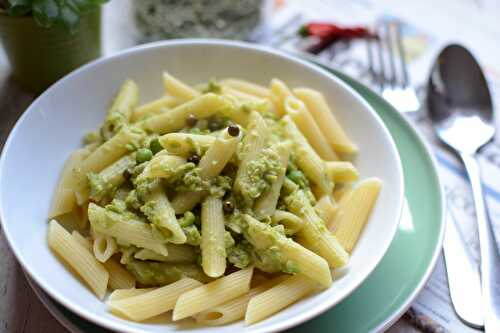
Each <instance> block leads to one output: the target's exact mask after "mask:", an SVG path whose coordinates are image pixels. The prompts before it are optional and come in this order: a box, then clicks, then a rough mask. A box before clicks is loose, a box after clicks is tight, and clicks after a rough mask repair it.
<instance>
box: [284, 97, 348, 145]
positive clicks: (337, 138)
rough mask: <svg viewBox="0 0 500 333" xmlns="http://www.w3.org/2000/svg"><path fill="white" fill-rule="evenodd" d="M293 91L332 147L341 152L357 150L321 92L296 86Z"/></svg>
mask: <svg viewBox="0 0 500 333" xmlns="http://www.w3.org/2000/svg"><path fill="white" fill-rule="evenodd" d="M293 93H294V94H295V96H297V98H299V99H300V100H301V101H302V102H304V104H305V105H306V106H307V109H308V110H309V112H311V115H312V116H313V117H314V120H315V121H316V123H317V124H318V126H319V128H320V129H321V132H322V133H323V135H324V136H325V138H326V140H327V141H328V143H329V144H330V145H331V146H332V147H333V149H335V150H336V151H338V152H341V153H349V154H353V153H356V152H357V147H356V146H355V145H354V144H353V143H352V141H351V140H350V139H349V138H348V137H347V135H346V134H345V132H344V130H343V129H342V127H341V126H340V124H339V122H338V121H337V119H336V118H335V116H334V115H333V113H332V111H331V110H330V108H329V107H328V104H327V103H326V101H325V98H324V97H323V95H322V94H321V93H319V92H318V91H316V90H313V89H309V88H296V89H294V90H293Z"/></svg>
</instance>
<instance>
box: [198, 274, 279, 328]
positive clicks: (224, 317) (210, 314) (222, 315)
mask: <svg viewBox="0 0 500 333" xmlns="http://www.w3.org/2000/svg"><path fill="white" fill-rule="evenodd" d="M286 279H287V276H284V275H282V276H279V277H276V278H274V279H272V280H269V281H265V282H263V283H261V284H259V285H258V286H256V287H254V288H252V289H250V291H249V292H248V293H247V294H245V295H243V296H240V297H238V298H235V299H233V300H231V301H229V302H226V303H224V304H221V305H219V306H216V307H213V308H211V309H209V310H206V311H203V312H200V313H198V314H196V315H194V318H195V320H196V322H197V323H199V324H204V325H211V326H217V325H223V324H227V323H231V322H233V321H236V320H240V319H243V318H244V317H245V312H246V310H247V306H248V302H249V301H250V299H251V298H252V297H254V296H256V295H258V294H260V293H262V292H264V291H266V290H268V289H269V288H271V287H273V286H275V285H277V284H279V283H280V282H282V281H284V280H286Z"/></svg>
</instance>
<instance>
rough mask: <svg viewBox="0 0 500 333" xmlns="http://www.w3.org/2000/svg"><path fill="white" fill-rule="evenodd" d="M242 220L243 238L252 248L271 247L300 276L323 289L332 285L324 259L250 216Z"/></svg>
mask: <svg viewBox="0 0 500 333" xmlns="http://www.w3.org/2000/svg"><path fill="white" fill-rule="evenodd" d="M244 218H245V221H246V222H247V223H248V230H247V233H246V234H245V238H246V239H247V240H248V241H249V242H250V243H251V244H252V245H253V246H254V247H256V248H257V249H267V248H269V247H271V246H273V247H275V248H277V249H278V250H279V251H280V252H281V256H282V258H283V260H284V261H285V262H286V264H290V263H291V264H293V266H294V267H296V269H297V271H298V272H300V273H301V274H304V275H306V276H308V277H309V278H311V279H312V280H314V281H317V282H318V283H319V284H321V285H322V286H324V287H329V286H330V285H331V284H332V276H331V273H330V269H329V268H328V263H327V262H326V261H325V259H323V258H322V257H320V256H319V255H317V254H316V253H314V252H312V251H310V250H308V249H306V248H305V247H303V246H301V245H300V244H298V243H296V242H295V241H293V240H292V239H290V238H288V237H286V236H284V235H282V234H280V233H278V232H277V231H275V230H273V228H272V227H271V226H270V225H267V224H265V223H262V222H260V221H258V220H256V219H254V218H253V217H251V216H250V215H244Z"/></svg>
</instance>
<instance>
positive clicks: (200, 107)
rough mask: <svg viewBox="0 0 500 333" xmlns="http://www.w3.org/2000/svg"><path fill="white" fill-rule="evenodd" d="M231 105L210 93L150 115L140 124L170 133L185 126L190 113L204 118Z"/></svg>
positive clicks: (153, 130) (160, 131)
mask: <svg viewBox="0 0 500 333" xmlns="http://www.w3.org/2000/svg"><path fill="white" fill-rule="evenodd" d="M229 107H231V103H230V102H229V101H228V100H227V99H226V98H224V97H222V96H219V95H216V94H213V93H208V94H204V95H201V96H199V97H196V98H195V99H193V100H190V101H188V102H186V103H183V104H181V105H179V106H177V107H175V108H173V109H172V110H170V111H169V112H166V113H162V114H158V115H156V116H152V117H149V118H147V119H145V120H143V121H142V122H141V123H140V124H141V127H142V128H144V129H146V130H149V131H152V132H156V133H159V134H164V133H170V132H175V131H178V130H180V129H181V128H183V127H184V126H185V125H186V118H187V117H188V116H189V115H193V116H195V117H196V118H198V119H203V118H208V117H210V116H212V115H213V114H215V113H216V112H218V111H223V110H224V109H226V108H229Z"/></svg>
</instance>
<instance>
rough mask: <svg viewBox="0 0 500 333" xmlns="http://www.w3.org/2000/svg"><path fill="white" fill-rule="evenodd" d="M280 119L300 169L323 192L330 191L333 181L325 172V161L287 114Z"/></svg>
mask: <svg viewBox="0 0 500 333" xmlns="http://www.w3.org/2000/svg"><path fill="white" fill-rule="evenodd" d="M281 121H282V123H283V125H284V127H285V129H286V131H287V136H288V138H289V139H290V140H291V141H292V142H293V145H292V151H293V152H294V153H295V157H296V159H297V161H296V162H297V164H298V166H299V167H300V169H301V170H302V171H303V172H304V173H305V174H306V176H307V177H308V178H309V179H310V180H312V182H313V183H315V184H316V185H317V186H318V187H319V188H320V189H321V190H322V191H323V193H324V194H328V193H332V190H333V183H332V181H331V180H330V179H329V178H328V175H327V173H326V166H325V162H324V161H323V160H322V159H321V157H319V156H318V154H316V152H315V151H314V149H313V148H312V147H311V146H310V145H309V143H308V142H307V140H306V138H305V137H304V136H303V135H302V133H301V132H300V130H299V129H298V128H297V126H296V125H295V124H294V123H293V121H292V119H291V118H290V117H289V116H284V117H283V118H282V119H281Z"/></svg>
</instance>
